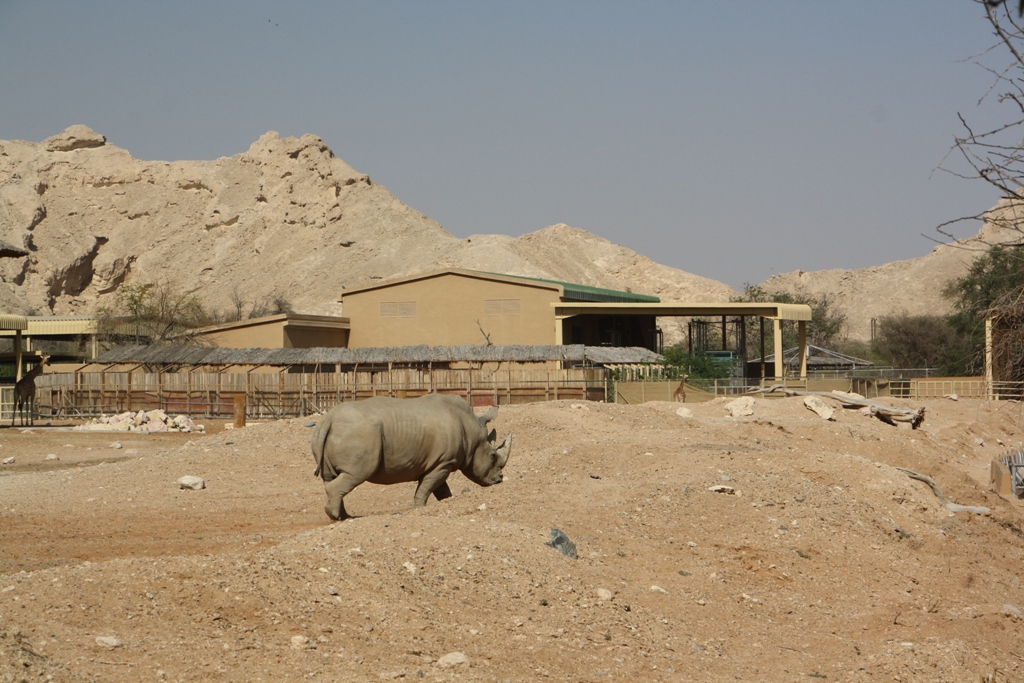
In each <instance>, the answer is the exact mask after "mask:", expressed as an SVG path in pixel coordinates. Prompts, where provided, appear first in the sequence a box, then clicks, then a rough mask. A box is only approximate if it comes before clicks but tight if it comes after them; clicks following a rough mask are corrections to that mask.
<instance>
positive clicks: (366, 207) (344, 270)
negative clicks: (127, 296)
mask: <svg viewBox="0 0 1024 683" xmlns="http://www.w3.org/2000/svg"><path fill="white" fill-rule="evenodd" d="M0 240H7V241H9V242H11V243H12V244H14V245H24V247H25V249H27V250H28V252H29V254H28V255H27V256H25V257H23V258H8V259H0V309H2V310H7V311H12V312H23V311H26V310H30V309H35V310H37V311H40V312H47V311H48V312H51V313H54V314H64V315H74V314H78V315H88V314H91V313H92V312H93V311H94V310H95V307H96V306H97V304H104V303H105V302H106V301H108V300H109V298H110V297H111V296H113V294H114V293H115V292H116V291H117V288H118V287H120V286H121V285H123V284H125V283H128V282H156V281H166V282H168V283H171V284H173V285H175V286H178V287H180V288H182V289H183V290H185V291H187V292H189V293H195V294H197V295H199V296H200V297H201V298H202V299H203V301H204V302H205V303H206V305H207V306H209V307H212V308H214V309H221V310H228V309H230V308H231V306H232V304H231V299H232V296H233V295H234V294H235V293H236V292H237V294H238V295H240V296H241V297H242V298H243V299H245V300H246V301H248V302H250V303H255V302H260V301H269V300H271V299H273V298H276V297H282V298H284V299H287V300H289V301H290V302H291V304H292V305H293V307H294V308H295V309H296V310H298V311H303V312H308V313H320V314H337V313H340V312H341V309H340V305H339V303H338V301H339V299H340V294H341V291H342V289H343V287H345V286H349V287H351V286H355V285H359V284H366V283H368V282H375V281H380V280H385V279H390V278H393V277H399V276H403V275H409V274H413V273H417V272H423V271H429V270H435V269H438V268H443V267H461V268H469V269H479V270H489V271H497V272H505V273H512V274H520V275H531V276H538V277H548V278H553V279H559V280H571V281H574V282H580V283H582V284H587V285H592V286H598V287H609V288H616V289H632V290H634V291H637V292H643V293H652V294H657V295H660V296H662V298H664V299H666V300H679V299H689V300H722V299H727V298H728V297H729V296H730V295H732V294H734V291H733V290H732V288H730V287H728V286H727V285H724V284H722V283H719V282H715V281H713V280H708V279H706V278H699V277H696V276H693V275H690V274H688V273H684V272H682V271H679V270H676V269H674V268H668V267H666V266H661V265H658V264H656V263H654V262H653V261H651V260H650V259H648V258H646V257H644V256H641V255H639V254H637V253H635V252H633V251H630V250H628V249H624V248H622V247H619V246H617V245H614V244H612V243H611V242H608V241H607V240H604V239H601V238H598V237H596V236H594V235H591V234H590V233H587V232H585V231H583V230H578V229H575V228H570V227H569V226H566V225H556V226H551V227H549V228H545V229H544V230H540V231H538V232H535V233H532V234H530V235H525V236H523V237H521V238H518V239H514V238H511V237H505V236H501V235H477V236H474V237H471V238H469V239H466V240H461V239H458V238H456V237H454V236H453V235H451V234H450V233H448V232H446V231H445V230H444V229H443V228H442V227H441V226H440V225H439V224H437V223H436V222H435V221H433V220H431V219H430V218H428V217H427V216H425V215H423V214H422V213H420V212H418V211H415V210H413V209H411V208H409V207H408V206H406V205H405V204H403V203H402V202H400V201H399V200H398V199H396V198H395V197H394V196H393V195H392V194H391V193H390V192H388V191H387V189H385V188H383V187H381V186H380V185H377V184H376V183H374V182H372V181H371V180H370V178H369V176H367V175H366V174H365V173H360V172H358V171H356V170H355V169H353V168H352V167H351V166H349V165H348V164H346V163H345V162H344V161H342V160H341V159H338V158H337V157H335V156H334V153H333V152H332V151H331V150H330V148H329V147H328V146H327V145H326V144H325V143H324V141H323V140H321V139H320V138H318V137H316V136H313V135H303V136H302V137H300V138H282V137H280V136H279V135H278V134H277V133H275V132H273V131H271V132H268V133H266V134H265V135H263V136H262V137H261V138H260V139H259V140H257V141H256V142H254V143H253V144H252V146H251V147H250V148H249V149H248V150H247V151H245V152H243V153H241V154H237V155H235V156H232V157H224V158H220V159H216V160H213V161H177V162H164V161H142V160H138V159H135V158H133V157H132V156H131V155H130V154H129V153H128V152H127V151H125V150H123V149H120V148H118V147H116V146H114V145H112V144H109V143H107V142H106V138H104V137H103V136H102V135H99V134H97V133H95V132H93V131H92V130H90V129H89V128H87V127H86V126H72V127H71V128H68V129H67V130H65V131H64V132H62V133H60V134H59V135H55V136H53V137H51V138H48V139H47V140H45V141H43V142H41V143H33V142H25V141H0Z"/></svg>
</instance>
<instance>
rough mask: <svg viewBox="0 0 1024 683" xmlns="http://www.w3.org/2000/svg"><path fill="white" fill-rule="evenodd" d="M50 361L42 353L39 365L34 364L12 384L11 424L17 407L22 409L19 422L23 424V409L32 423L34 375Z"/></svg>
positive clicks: (16, 413)
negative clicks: (12, 405) (12, 408)
mask: <svg viewBox="0 0 1024 683" xmlns="http://www.w3.org/2000/svg"><path fill="white" fill-rule="evenodd" d="M48 362H50V356H48V355H46V354H43V357H42V358H40V359H39V365H37V366H35V367H34V368H32V369H31V370H29V371H28V372H27V373H25V376H24V377H22V378H21V379H19V380H18V383H17V384H15V385H14V410H13V411H12V412H11V426H12V427H13V426H14V420H15V418H17V417H18V411H19V409H20V410H21V411H22V414H21V424H23V425H24V424H25V410H26V409H27V411H28V422H29V424H32V411H33V410H35V407H36V377H38V376H39V374H40V373H41V372H42V371H43V366H44V365H46V364H47V363H48Z"/></svg>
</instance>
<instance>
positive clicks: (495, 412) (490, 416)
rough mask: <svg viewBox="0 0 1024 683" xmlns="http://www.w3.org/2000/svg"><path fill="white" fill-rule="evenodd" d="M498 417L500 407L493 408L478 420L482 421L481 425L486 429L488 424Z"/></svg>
mask: <svg viewBox="0 0 1024 683" xmlns="http://www.w3.org/2000/svg"><path fill="white" fill-rule="evenodd" d="M496 417H498V406H491V407H490V408H488V409H487V412H486V413H484V414H483V415H481V416H480V417H479V418H478V419H479V420H480V424H481V425H483V426H484V427H486V426H487V423H488V422H490V421H491V420H493V419H494V418H496Z"/></svg>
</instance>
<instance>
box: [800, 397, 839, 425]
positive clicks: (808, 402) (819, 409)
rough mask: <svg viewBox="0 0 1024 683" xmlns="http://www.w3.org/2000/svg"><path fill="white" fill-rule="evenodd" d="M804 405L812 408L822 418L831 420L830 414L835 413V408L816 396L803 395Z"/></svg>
mask: <svg viewBox="0 0 1024 683" xmlns="http://www.w3.org/2000/svg"><path fill="white" fill-rule="evenodd" d="M804 405H805V406H807V408H808V410H813V411H814V412H815V413H817V414H818V417H820V418H821V419H823V420H831V419H832V416H833V415H835V413H836V409H835V408H833V407H832V406H830V405H829V404H827V403H825V401H823V400H821V398H819V397H817V396H804Z"/></svg>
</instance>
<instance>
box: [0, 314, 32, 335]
mask: <svg viewBox="0 0 1024 683" xmlns="http://www.w3.org/2000/svg"><path fill="white" fill-rule="evenodd" d="M26 329H28V318H26V317H25V316H23V315H11V314H10V313H2V314H0V334H3V333H4V332H8V331H9V332H10V334H11V335H13V334H14V332H15V331H24V330H26Z"/></svg>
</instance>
